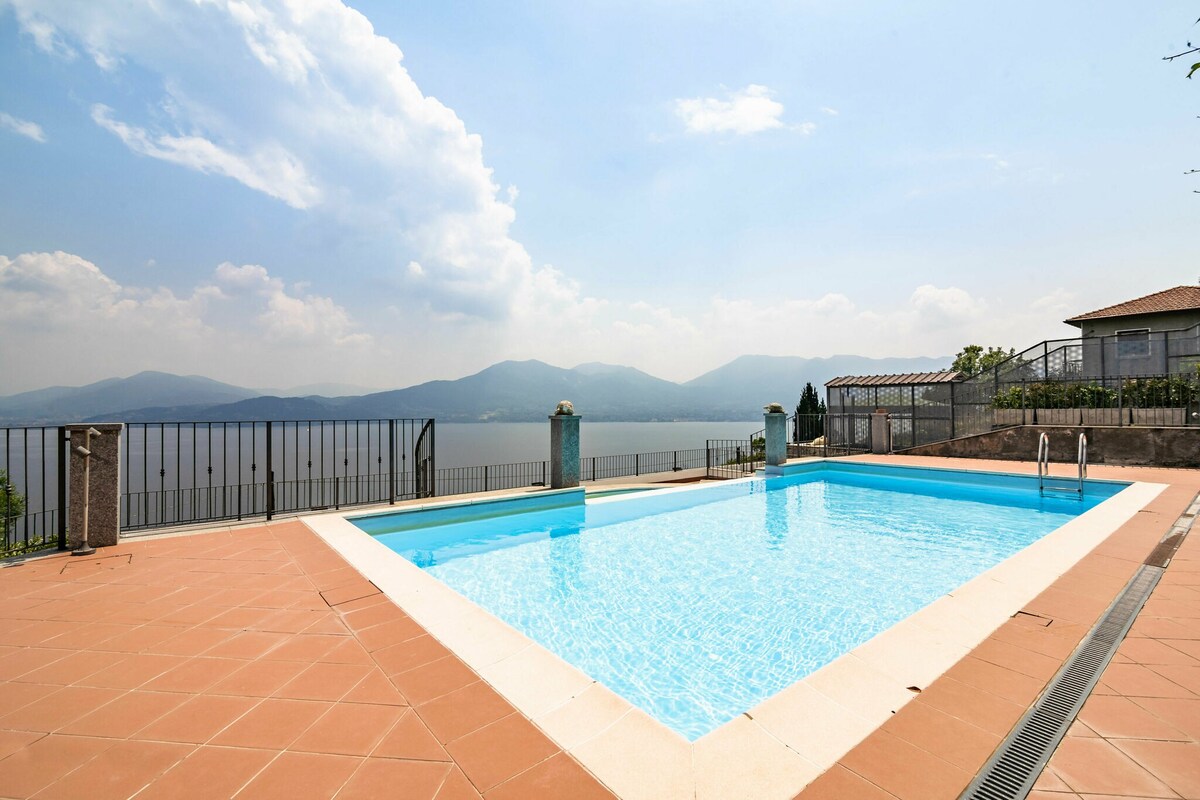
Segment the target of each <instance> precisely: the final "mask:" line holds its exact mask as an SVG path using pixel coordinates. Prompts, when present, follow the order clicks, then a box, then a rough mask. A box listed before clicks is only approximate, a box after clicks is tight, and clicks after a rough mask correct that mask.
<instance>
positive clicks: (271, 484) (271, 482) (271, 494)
mask: <svg viewBox="0 0 1200 800" xmlns="http://www.w3.org/2000/svg"><path fill="white" fill-rule="evenodd" d="M274 427H275V425H274V423H273V422H271V421H270V420H267V485H266V492H265V493H264V494H265V495H266V502H267V522H270V521H271V517H273V516H275V469H274V464H273V463H272V458H271V456H272V452H271V451H272V450H274V448H273V447H272V446H271V445H272V440H273V434H274Z"/></svg>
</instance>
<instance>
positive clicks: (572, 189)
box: [0, 0, 1200, 394]
mask: <svg viewBox="0 0 1200 800" xmlns="http://www.w3.org/2000/svg"><path fill="white" fill-rule="evenodd" d="M1195 19H1196V11H1195V7H1194V4H1189V3H1183V2H1163V3H1156V4H1151V5H1146V4H1125V3H1115V2H1112V3H1101V4H1087V5H1084V4H1045V3H1034V2H1017V3H1010V4H1005V5H1004V6H1002V7H998V6H991V7H982V6H978V4H961V3H950V2H910V3H904V4H879V3H864V2H842V3H836V4H833V3H820V2H791V3H784V2H766V3H756V2H745V3H739V4H712V3H703V2H687V1H686V0H663V1H662V2H655V1H654V0H650V1H649V2H638V3H633V2H628V3H627V2H607V3H598V2H590V1H589V0H584V1H583V2H578V3H571V4H565V3H550V2H538V3H528V2H510V3H504V4H496V3H467V2H443V3H424V4H419V3H395V2H365V0H359V2H353V3H351V4H350V6H349V7H347V6H346V5H344V4H343V3H341V2H335V0H291V2H282V0H280V1H279V2H267V1H266V0H262V1H261V2H260V0H244V1H243V2H233V0H206V1H203V2H202V1H200V0H197V2H179V3H152V2H133V3H118V2H115V0H114V1H113V2H105V1H102V0H95V2H91V3H88V4H86V5H83V6H81V5H80V4H78V3H75V2H70V0H41V1H40V2H34V1H33V0H0V74H3V76H4V78H5V79H4V80H3V81H0V170H2V174H3V175H4V178H5V181H4V182H5V185H6V186H7V187H8V189H9V191H6V192H3V193H0V308H3V309H5V313H4V314H3V315H0V341H3V345H2V346H0V374H2V375H3V376H4V380H3V385H2V386H0V394H7V393H9V392H15V391H20V390H24V389H29V388H35V387H38V386H44V385H48V384H56V383H58V384H62V383H65V384H76V383H82V382H87V381H90V380H95V379H99V378H103V377H109V376H111V375H124V374H130V373H133V372H136V371H139V370H142V369H161V370H166V371H171V372H178V373H201V374H206V375H209V376H211V377H214V378H218V379H221V380H228V381H231V382H235V383H241V384H244V385H254V386H265V385H271V386H285V387H286V386H294V385H300V384H310V383H317V382H343V383H351V384H358V385H364V386H372V387H381V388H388V387H395V386H403V385H409V384H412V383H416V382H419V381H422V380H427V379H431V378H454V377H458V376H460V375H463V374H466V373H468V372H472V371H474V370H476V369H479V368H481V367H484V366H486V365H488V364H490V363H492V362H494V361H497V360H500V359H504V358H540V359H542V360H545V361H549V362H550V363H554V364H559V365H561V366H573V365H575V364H577V363H581V362H585V361H594V360H601V361H608V362H614V363H624V364H630V365H632V366H636V367H639V368H642V369H645V370H646V371H648V372H651V373H653V374H656V375H659V376H662V377H666V378H670V379H676V380H686V379H688V378H691V377H694V376H696V375H698V374H700V373H702V372H704V371H706V370H708V369H711V368H713V367H716V366H719V365H720V364H722V363H724V362H726V361H728V360H729V359H731V358H733V357H735V356H737V355H740V354H744V353H767V354H776V355H803V356H823V355H832V354H834V353H847V352H854V353H860V354H863V355H871V356H910V355H944V354H952V353H953V352H955V351H956V350H958V349H959V348H960V347H961V346H962V345H963V344H965V343H968V342H978V343H981V344H987V345H1003V346H1015V347H1017V348H1022V347H1025V346H1028V345H1031V344H1033V343H1035V342H1037V341H1039V340H1040V339H1042V338H1046V337H1059V336H1067V335H1069V334H1070V332H1071V329H1070V328H1068V327H1066V326H1064V325H1062V324H1061V320H1062V319H1064V318H1065V317H1066V316H1069V315H1071V314H1074V313H1078V312H1082V311H1086V310H1090V309H1092V308H1096V307H1099V306H1103V305H1108V304H1110V303H1113V302H1118V301H1121V300H1125V299H1129V298H1132V297H1135V296H1139V295H1142V294H1146V293H1149V292H1153V291H1157V290H1160V289H1164V288H1167V287H1170V286H1174V285H1178V284H1182V283H1192V282H1194V281H1195V280H1197V277H1198V275H1197V268H1196V266H1195V259H1194V258H1192V257H1190V256H1191V254H1192V252H1193V250H1194V242H1193V241H1192V239H1193V238H1194V231H1195V229H1196V225H1195V219H1196V216H1197V211H1198V210H1200V196H1197V195H1194V194H1192V189H1196V188H1200V180H1197V179H1196V178H1197V177H1198V176H1191V177H1188V176H1185V175H1184V174H1183V173H1184V172H1185V170H1187V169H1189V168H1196V167H1200V154H1198V153H1197V148H1196V145H1195V143H1196V141H1197V134H1198V133H1200V121H1198V120H1196V114H1197V108H1198V107H1200V103H1198V102H1197V97H1198V93H1200V86H1198V85H1197V84H1196V82H1195V81H1188V80H1185V79H1184V77H1183V76H1184V74H1185V73H1186V66H1185V65H1182V64H1180V63H1178V62H1176V63H1173V64H1167V63H1164V62H1163V61H1162V60H1161V57H1162V56H1163V55H1166V54H1169V53H1171V52H1175V49H1176V48H1179V49H1182V46H1183V43H1184V41H1185V40H1186V39H1187V38H1195V37H1196V36H1197V32H1196V29H1195V27H1194V26H1193V25H1192V23H1193V22H1194V21H1195ZM1188 234H1193V235H1192V236H1189V235H1188Z"/></svg>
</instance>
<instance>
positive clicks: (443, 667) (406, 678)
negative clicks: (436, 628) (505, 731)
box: [391, 656, 479, 705]
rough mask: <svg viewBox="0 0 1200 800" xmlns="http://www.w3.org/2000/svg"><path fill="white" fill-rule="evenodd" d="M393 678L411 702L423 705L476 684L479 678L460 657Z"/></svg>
mask: <svg viewBox="0 0 1200 800" xmlns="http://www.w3.org/2000/svg"><path fill="white" fill-rule="evenodd" d="M391 678H392V682H393V683H395V684H396V688H397V689H399V690H400V693H401V694H402V695H404V697H405V698H407V699H408V702H410V703H412V704H413V705H420V704H422V703H427V702H429V701H430V700H434V699H436V698H438V697H441V696H443V695H446V694H449V693H450V692H453V691H456V690H458V689H461V688H463V687H464V686H468V685H470V684H472V683H476V682H477V681H478V680H479V675H478V674H476V673H475V671H474V670H472V669H471V668H470V667H468V666H467V665H466V664H464V663H463V662H462V661H460V660H459V659H458V657H457V656H448V657H447V658H443V659H439V660H437V661H432V662H430V663H428V664H424V665H422V666H420V667H416V668H415V669H410V670H408V671H407V672H400V673H397V674H395V675H392V676H391Z"/></svg>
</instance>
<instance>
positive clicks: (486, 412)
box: [0, 356, 952, 424]
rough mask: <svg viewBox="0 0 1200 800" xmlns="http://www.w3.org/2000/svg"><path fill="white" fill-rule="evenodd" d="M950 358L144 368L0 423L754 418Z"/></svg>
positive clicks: (25, 399) (19, 406) (24, 407)
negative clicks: (212, 370) (696, 367)
mask: <svg viewBox="0 0 1200 800" xmlns="http://www.w3.org/2000/svg"><path fill="white" fill-rule="evenodd" d="M951 360H952V359H951V358H949V357H945V358H882V359H875V358H865V357H862V356H833V357H831V358H798V357H784V356H742V357H741V358H738V359H735V360H734V361H731V362H730V363H728V364H726V365H725V366H723V367H719V368H717V369H715V370H712V371H711V372H707V373H705V374H704V375H701V376H700V377H698V378H695V379H693V380H690V381H688V382H687V383H683V384H678V383H673V382H671V381H666V380H663V379H661V378H656V377H654V376H653V375H647V374H646V373H645V372H642V371H641V370H637V369H634V368H632V367H624V366H618V365H613V364H600V363H587V364H580V365H579V366H577V367H575V368H574V369H563V368H561V367H554V366H551V365H549V364H545V363H542V362H541V361H504V362H501V363H499V364H493V365H492V366H490V367H488V368H487V369H484V370H481V371H480V372H477V373H475V374H474V375H468V376H466V377H465V378H459V379H458V380H453V381H447V380H441V381H429V382H428V383H422V384H419V385H417V386H410V387H408V388H406V389H395V390H392V391H386V392H374V393H371V394H364V395H360V396H343V397H325V396H319V395H309V396H304V397H278V396H273V395H258V393H257V392H255V391H254V390H250V389H243V388H241V387H238V386H230V385H229V384H224V383H218V382H217V381H212V380H209V379H207V378H200V377H197V376H189V377H180V376H175V375H166V374H163V373H151V372H144V373H141V374H139V375H134V376H133V377H130V378H120V379H116V378H114V379H111V380H107V381H100V382H99V383H95V384H91V385H89V386H82V387H76V388H69V387H53V388H50V389H41V390H38V391H36V392H25V393H23V394H19V395H13V396H12V397H6V398H0V422H7V423H9V424H14V423H25V424H28V423H39V422H52V423H59V422H64V421H75V420H89V421H94V420H98V419H116V420H123V421H127V422H159V421H171V420H189V421H190V420H195V421H231V422H233V421H239V420H254V419H379V418H399V417H434V418H436V419H438V420H441V421H443V422H486V421H497V422H518V421H538V420H543V419H545V418H546V416H547V415H549V414H550V413H552V412H553V410H554V406H555V404H557V403H558V401H559V400H571V401H572V402H574V404H575V408H576V410H577V411H578V412H579V413H580V414H582V415H583V416H585V417H586V418H588V419H590V420H593V421H617V420H627V421H654V420H750V419H757V418H758V415H759V414H761V413H762V406H763V405H764V404H766V403H769V402H774V401H777V402H781V403H783V404H784V405H785V406H786V407H789V408H790V407H791V406H792V405H794V404H795V403H796V401H797V400H798V399H799V398H800V391H801V389H803V387H804V384H805V382H806V381H811V382H812V383H813V384H815V385H816V386H818V387H823V385H824V383H825V381H827V380H829V379H830V378H833V377H836V376H839V375H872V374H881V373H891V372H925V371H932V370H937V369H944V368H945V367H946V366H947V365H948V364H949V363H950V361H951ZM256 395H258V396H256Z"/></svg>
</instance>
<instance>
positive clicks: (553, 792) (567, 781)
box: [487, 753, 616, 800]
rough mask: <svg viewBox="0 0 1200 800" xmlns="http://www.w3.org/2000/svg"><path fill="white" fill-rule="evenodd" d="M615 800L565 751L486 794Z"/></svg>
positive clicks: (491, 797)
mask: <svg viewBox="0 0 1200 800" xmlns="http://www.w3.org/2000/svg"><path fill="white" fill-rule="evenodd" d="M561 797H570V798H572V800H616V798H615V797H614V795H613V794H612V792H610V791H608V790H607V789H605V788H604V787H603V786H602V785H601V784H600V783H599V782H597V781H596V779H595V778H593V777H592V775H591V773H589V772H588V771H587V770H585V769H584V768H583V767H581V766H579V763H578V762H577V761H575V759H573V758H571V757H570V756H569V755H567V754H566V753H558V754H557V755H554V756H551V757H550V758H548V759H546V760H545V761H543V762H541V763H540V764H535V765H534V766H533V767H531V768H529V769H527V770H525V771H524V772H522V773H520V774H519V775H517V776H516V777H514V778H511V779H509V780H507V781H505V782H504V783H502V784H500V785H499V786H497V787H496V788H494V789H492V790H491V791H489V792H488V793H487V800H558V798H561Z"/></svg>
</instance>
